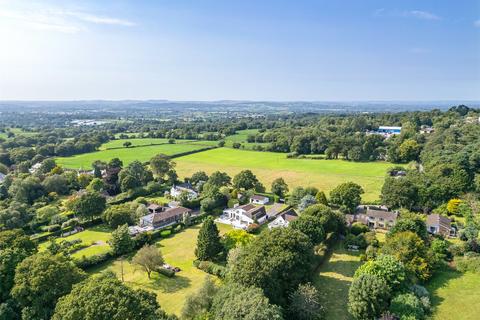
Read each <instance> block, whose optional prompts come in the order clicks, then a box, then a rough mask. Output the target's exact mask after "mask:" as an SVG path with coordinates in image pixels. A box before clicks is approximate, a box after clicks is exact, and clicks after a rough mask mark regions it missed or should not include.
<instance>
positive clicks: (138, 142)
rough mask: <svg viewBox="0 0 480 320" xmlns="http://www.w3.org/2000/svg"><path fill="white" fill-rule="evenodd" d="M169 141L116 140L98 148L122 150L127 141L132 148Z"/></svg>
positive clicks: (160, 139)
mask: <svg viewBox="0 0 480 320" xmlns="http://www.w3.org/2000/svg"><path fill="white" fill-rule="evenodd" d="M168 140H169V139H162V138H158V139H157V138H141V139H118V140H111V141H109V142H107V143H104V144H102V145H101V146H100V150H106V149H111V148H124V146H123V144H124V143H125V142H127V141H129V142H131V143H132V146H134V147H138V146H149V145H157V144H167V143H168ZM192 141H194V140H175V143H178V144H182V143H187V142H192Z"/></svg>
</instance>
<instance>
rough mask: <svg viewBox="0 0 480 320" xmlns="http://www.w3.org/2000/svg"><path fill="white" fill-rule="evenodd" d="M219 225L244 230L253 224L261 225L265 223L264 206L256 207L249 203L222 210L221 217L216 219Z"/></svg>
mask: <svg viewBox="0 0 480 320" xmlns="http://www.w3.org/2000/svg"><path fill="white" fill-rule="evenodd" d="M218 221H219V222H221V223H226V224H230V225H232V226H233V227H234V228H238V229H246V228H247V227H248V226H249V225H251V224H253V223H258V224H263V223H265V221H267V212H266V210H265V207H264V206H261V207H257V206H255V205H253V204H251V203H249V204H244V205H243V206H238V205H237V206H235V207H233V208H228V209H225V210H223V215H222V216H221V217H220V219H218Z"/></svg>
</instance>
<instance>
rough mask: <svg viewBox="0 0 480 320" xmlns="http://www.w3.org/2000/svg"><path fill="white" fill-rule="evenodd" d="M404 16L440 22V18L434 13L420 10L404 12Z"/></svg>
mask: <svg viewBox="0 0 480 320" xmlns="http://www.w3.org/2000/svg"><path fill="white" fill-rule="evenodd" d="M404 14H405V16H407V17H412V18H417V19H423V20H440V19H441V18H440V17H439V16H437V15H436V14H434V13H431V12H427V11H420V10H410V11H405V12H404Z"/></svg>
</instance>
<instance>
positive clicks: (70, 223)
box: [62, 218, 79, 229]
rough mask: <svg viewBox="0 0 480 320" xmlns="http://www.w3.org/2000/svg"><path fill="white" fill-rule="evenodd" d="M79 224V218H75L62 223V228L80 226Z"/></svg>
mask: <svg viewBox="0 0 480 320" xmlns="http://www.w3.org/2000/svg"><path fill="white" fill-rule="evenodd" d="M78 224H79V221H78V219H77V218H73V219H70V220H67V221H65V222H64V223H62V229H63V228H67V227H72V228H73V227H76V226H78Z"/></svg>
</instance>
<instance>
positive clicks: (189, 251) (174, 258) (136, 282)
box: [90, 224, 231, 315]
mask: <svg viewBox="0 0 480 320" xmlns="http://www.w3.org/2000/svg"><path fill="white" fill-rule="evenodd" d="M217 226H218V228H219V230H220V233H225V232H226V231H228V230H231V227H230V226H228V225H222V224H217ZM199 230H200V226H199V225H198V226H193V227H190V228H188V229H185V230H183V231H181V232H180V233H177V234H175V235H174V236H172V237H170V238H165V239H161V240H159V241H157V242H156V246H157V247H158V248H159V249H160V251H161V252H162V254H163V257H164V259H165V262H166V263H168V264H170V265H172V266H175V267H179V268H180V269H181V270H182V271H181V272H179V273H178V274H177V275H176V276H175V277H173V278H168V277H165V276H163V275H159V274H157V273H152V278H151V279H148V277H147V275H146V273H145V272H142V271H140V270H136V269H135V267H134V266H133V265H132V264H130V263H129V261H128V260H129V259H125V260H123V262H122V260H121V259H117V260H115V261H112V262H109V263H107V264H105V265H102V266H100V267H98V268H96V269H93V270H90V272H91V273H98V272H103V271H107V270H109V271H113V272H115V273H116V274H117V276H118V277H119V279H120V278H121V273H122V272H121V270H122V265H123V275H124V281H125V282H126V283H127V284H128V285H131V286H133V287H136V288H142V289H146V290H150V291H153V292H155V293H156V294H157V300H158V302H159V303H160V306H161V307H162V308H163V309H164V310H165V311H166V312H168V313H175V314H177V315H180V312H181V310H182V307H183V303H184V301H185V298H186V296H187V295H189V294H191V293H193V292H196V291H197V290H198V289H199V288H200V287H201V286H202V283H203V281H204V279H205V277H206V276H207V274H206V273H205V272H203V271H200V270H198V269H197V268H195V267H194V266H193V264H192V263H193V260H195V254H194V249H195V247H196V242H197V235H198V231H199Z"/></svg>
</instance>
